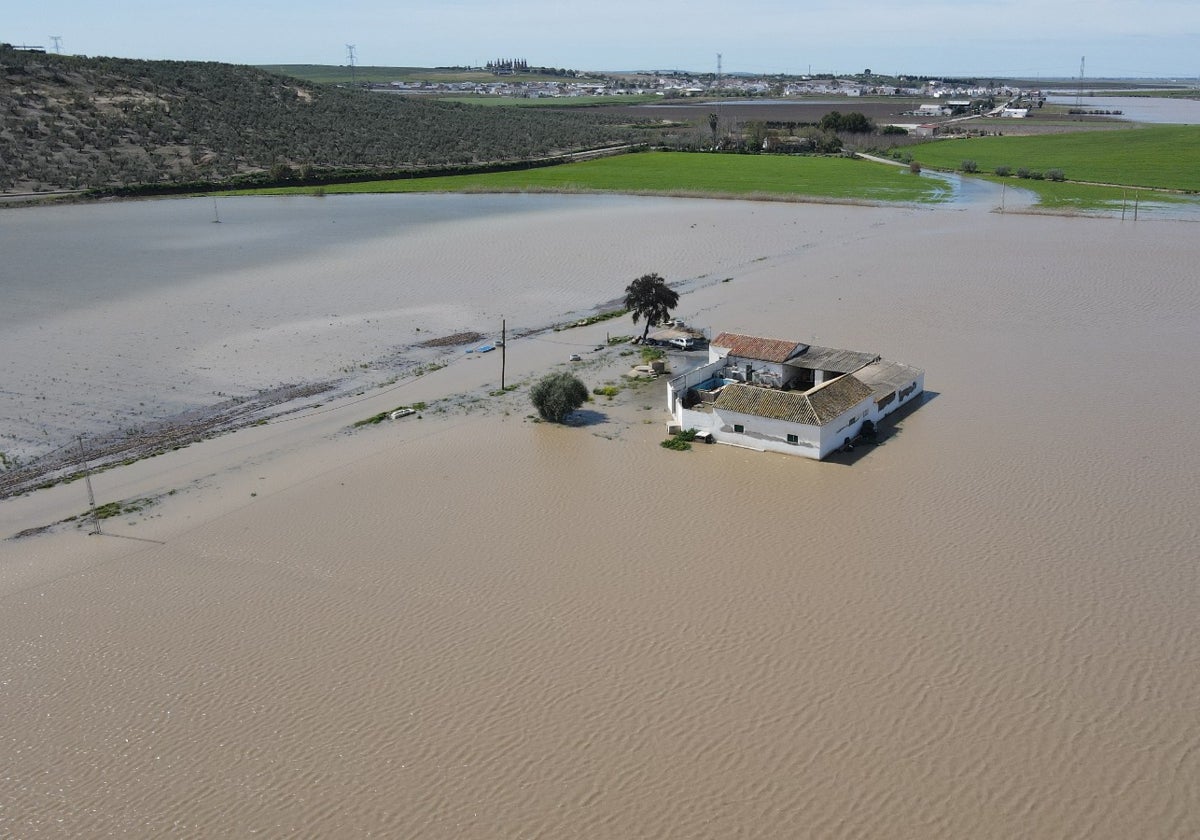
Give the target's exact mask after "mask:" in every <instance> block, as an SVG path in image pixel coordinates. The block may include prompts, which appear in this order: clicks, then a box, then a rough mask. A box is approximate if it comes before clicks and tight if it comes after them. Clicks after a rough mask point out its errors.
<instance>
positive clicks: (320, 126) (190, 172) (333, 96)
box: [0, 45, 630, 193]
mask: <svg viewBox="0 0 1200 840" xmlns="http://www.w3.org/2000/svg"><path fill="white" fill-rule="evenodd" d="M619 120H620V118H619V117H615V116H605V115H601V114H596V113H584V112H580V111H578V110H564V111H552V110H543V109H524V108H483V107H479V106H469V105H458V104H451V103H442V102H433V101H425V100H414V99H408V98H405V97H400V96H395V95H392V94H386V93H368V92H366V91H358V90H345V89H342V88H335V87H323V86H319V85H315V84H312V83H309V82H305V81H301V80H299V79H293V78H289V77H286V76H277V75H272V74H270V73H267V72H264V71H262V70H258V69H255V68H252V67H245V66H235V65H230V64H217V63H209V62H180V61H136V60H132V59H120V58H82V57H77V56H65V55H51V54H44V53H29V52H22V51H17V50H13V49H12V48H10V47H8V46H7V45H0V192H7V193H13V192H39V191H47V190H60V189H82V188H89V187H115V186H128V185H133V184H171V183H193V182H213V181H216V182H220V181H227V180H229V179H230V178H232V177H234V176H237V175H241V174H246V173H251V172H271V171H272V170H274V171H275V173H276V174H284V175H286V174H287V173H289V172H296V173H299V172H304V173H305V174H307V173H309V172H312V171H315V172H322V171H326V170H338V169H379V170H390V169H405V168H410V167H411V168H415V167H429V166H445V165H462V164H472V163H484V162H488V163H490V162H499V161H511V160H520V159H525V158H529V157H538V156H544V155H549V154H556V153H559V152H566V151H576V150H580V149H587V148H595V147H597V146H601V145H605V144H608V143H620V142H627V141H628V140H629V135H630V130H629V129H628V128H627V127H626V126H625V125H624V124H622V123H621V122H619Z"/></svg>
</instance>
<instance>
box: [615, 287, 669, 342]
mask: <svg viewBox="0 0 1200 840" xmlns="http://www.w3.org/2000/svg"><path fill="white" fill-rule="evenodd" d="M678 305H679V292H677V291H675V290H674V289H672V288H671V287H670V286H668V285H667V281H666V280H664V279H663V278H661V277H659V276H658V274H643V275H642V276H641V277H639V278H638V279H636V280H634V281H633V282H632V283H630V284H629V285H628V286H626V287H625V308H626V309H628V310H629V311H630V312H632V313H633V323H635V324H636V323H637V322H638V321H639V320H641V319H642V318H645V319H646V328H645V329H644V330H642V341H645V340H646V336H647V335H649V334H650V328H651V327H652V326H654V325H655V324H658V323H661V322H663V321H665V320H667V318H669V317H670V315H671V310H672V309H674V308H675V307H676V306H678Z"/></svg>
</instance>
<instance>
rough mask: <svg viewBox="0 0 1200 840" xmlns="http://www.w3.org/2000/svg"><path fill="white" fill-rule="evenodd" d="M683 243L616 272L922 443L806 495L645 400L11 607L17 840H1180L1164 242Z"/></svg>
mask: <svg viewBox="0 0 1200 840" xmlns="http://www.w3.org/2000/svg"><path fill="white" fill-rule="evenodd" d="M671 209H672V212H673V214H674V217H675V218H674V220H671V219H667V218H662V219H658V220H657V222H658V223H659V224H661V225H663V226H664V227H665V226H667V225H669V224H674V223H677V224H675V227H674V228H671V229H670V230H672V231H673V232H672V233H671V235H670V237H668V241H665V242H661V244H657V243H660V240H661V239H662V238H663V237H664V236H665V234H662V233H656V235H655V236H653V237H646V238H645V239H643V240H639V243H640V244H641V247H642V248H644V249H645V250H644V251H643V252H642V254H641V258H642V264H645V263H647V262H649V261H650V260H649V258H648V257H647V254H651V253H652V251H651V249H653V248H655V247H660V248H661V249H662V251H660V252H659V253H661V254H684V255H685V256H684V257H674V258H670V259H668V258H666V257H664V258H663V262H664V263H665V264H667V265H675V263H673V262H671V259H679V260H685V259H686V255H689V254H690V253H691V250H692V248H694V247H700V246H699V245H698V244H697V240H696V239H692V238H691V230H692V229H691V227H690V225H691V224H693V223H695V224H697V225H700V226H707V227H706V232H705V235H704V239H705V244H704V245H703V248H705V249H708V251H709V252H713V251H723V250H725V249H726V248H728V249H729V253H731V254H736V253H753V254H755V255H756V258H755V259H750V260H747V261H745V262H744V263H742V264H741V265H740V266H737V267H729V268H727V269H723V271H722V274H724V271H726V270H727V271H729V272H730V273H731V274H732V280H731V282H730V283H728V284H725V283H719V282H716V283H712V284H708V285H704V284H701V288H699V289H698V290H697V291H695V292H694V293H692V294H690V295H688V296H687V297H686V298H685V302H684V307H685V308H687V309H689V310H694V311H701V312H708V313H710V317H711V319H712V326H714V327H718V328H730V329H741V330H746V331H757V332H761V333H763V334H766V335H776V336H781V337H783V336H786V337H794V338H796V339H798V340H819V341H820V342H821V343H828V344H833V345H840V346H846V347H852V348H862V349H874V350H877V351H879V352H882V353H883V354H884V355H886V356H888V357H891V358H896V359H898V360H900V361H904V362H909V363H912V364H919V365H921V366H923V367H925V368H926V369H927V371H928V373H927V379H926V382H927V385H928V387H929V389H930V392H931V393H930V395H929V397H928V398H927V400H926V401H925V403H924V404H923V405H922V406H921V407H920V408H919V409H917V410H916V411H914V412H912V413H911V414H909V415H908V416H907V417H905V418H904V419H903V420H902V421H901V422H900V423H899V425H898V426H897V427H896V428H895V429H894V430H892V434H891V436H890V437H889V438H888V439H887V440H886V442H885V443H884V444H883V445H881V446H879V447H877V448H874V449H870V450H866V451H864V452H859V453H856V455H855V456H854V458H853V460H846V459H845V458H844V457H839V458H835V459H834V460H833V461H832V462H830V463H826V464H814V463H810V462H807V461H802V460H800V459H791V458H787V457H783V456H768V455H762V454H757V453H751V452H747V451H745V450H740V449H734V448H730V447H722V446H712V447H697V449H696V450H694V451H692V452H689V453H673V452H668V451H666V450H662V449H661V448H659V447H658V446H657V442H658V440H659V439H660V438H661V437H662V429H661V426H659V425H658V423H657V422H656V423H653V424H645V423H643V422H641V421H642V419H644V418H646V417H653V418H658V417H659V416H660V415H659V414H658V413H657V412H652V413H648V412H645V411H643V410H642V409H641V408H640V405H641V404H642V402H643V401H648V400H643V399H642V398H640V397H638V398H634V399H631V400H630V402H629V403H628V404H626V405H625V406H624V407H621V406H620V405H619V404H617V405H614V406H612V407H603V411H604V413H605V414H607V415H608V416H610V418H611V422H610V423H609V424H606V425H604V426H600V427H582V428H572V429H565V428H557V427H551V426H548V425H544V424H536V425H535V424H530V423H526V422H524V421H523V420H522V419H521V414H520V412H515V413H513V414H512V415H510V416H509V417H507V418H504V419H502V417H501V415H500V414H495V415H491V416H485V417H481V418H478V419H476V420H473V421H470V422H467V423H466V424H465V425H462V426H460V427H458V428H457V429H447V431H445V432H444V433H440V434H429V435H427V436H425V437H420V438H413V439H411V440H409V441H408V442H407V443H405V442H403V440H401V439H399V438H393V437H387V438H384V437H380V438H378V439H379V440H380V441H384V440H386V441H388V442H387V443H386V444H384V443H381V444H379V446H378V449H377V450H376V451H374V452H373V453H372V455H371V457H369V458H363V459H361V460H358V461H354V462H351V463H348V464H346V465H345V466H344V467H342V468H340V469H333V470H332V471H331V472H329V473H327V474H324V475H322V476H319V477H314V478H312V479H311V480H308V481H305V482H302V483H299V484H295V485H294V486H290V487H287V488H285V489H281V490H280V491H278V492H275V493H272V494H269V495H264V496H263V497H260V498H259V499H257V500H255V501H254V502H253V503H252V504H249V503H248V504H249V506H247V507H245V508H244V509H242V510H240V511H236V512H234V513H232V514H229V515H227V516H224V517H222V518H220V519H218V520H212V521H203V522H198V523H196V525H195V526H194V527H192V529H191V530H188V531H182V532H181V531H179V530H175V531H173V532H172V533H171V534H170V536H169V540H168V545H166V546H163V547H149V548H146V549H145V550H142V551H137V552H133V553H131V554H130V555H129V556H127V557H125V558H124V559H121V560H119V561H116V562H112V563H108V564H105V565H98V566H95V567H93V568H91V569H89V570H87V571H86V572H84V573H81V574H78V575H75V576H71V577H66V578H63V579H60V580H56V581H53V582H51V583H49V584H47V585H45V586H39V587H37V588H36V589H35V590H26V591H22V592H18V593H8V594H7V595H6V597H5V600H4V627H5V632H4V634H3V638H4V639H5V640H6V641H5V643H4V644H5V647H4V651H5V661H6V663H7V669H6V673H7V678H6V680H5V681H4V682H3V684H2V690H3V692H4V697H5V709H6V719H5V723H4V724H0V740H2V741H3V743H5V744H6V745H7V748H6V758H7V763H6V768H5V771H4V773H3V777H2V778H0V795H2V797H3V800H4V802H5V803H6V808H5V809H4V811H3V812H0V834H12V835H14V836H89V835H91V836H98V835H102V834H105V833H126V834H129V835H132V836H156V835H161V834H164V833H170V832H172V831H174V832H180V833H185V834H186V833H194V834H198V835H201V834H202V835H207V836H214V835H215V836H220V835H245V834H249V833H251V832H258V833H263V834H267V835H275V834H285V833H308V834H315V835H322V836H365V835H368V834H376V835H394V836H411V837H472V838H494V837H497V836H530V837H563V836H578V837H614V838H617V837H621V838H624V837H641V836H655V837H714V838H716V837H730V836H740V837H762V838H776V837H788V836H813V837H847V838H848V837H911V838H929V837H970V838H1010V837H1018V836H1020V837H1088V838H1112V839H1113V840H1117V838H1122V839H1123V838H1129V837H1156V838H1186V837H1194V836H1197V835H1200V798H1198V797H1200V793H1198V791H1200V784H1198V782H1200V725H1198V723H1197V721H1200V707H1198V705H1197V700H1196V698H1197V697H1200V677H1198V675H1200V657H1198V654H1197V651H1198V650H1200V644H1198V643H1200V621H1198V620H1197V617H1196V616H1197V612H1196V609H1195V607H1196V604H1195V595H1196V591H1197V590H1196V585H1195V584H1196V572H1195V560H1196V552H1195V547H1196V545H1197V544H1200V532H1198V529H1197V525H1196V518H1195V516H1194V511H1193V507H1194V500H1195V499H1196V498H1197V496H1198V494H1200V480H1198V479H1197V476H1198V475H1200V462H1198V460H1197V456H1196V455H1195V454H1194V453H1193V450H1192V449H1191V448H1189V447H1188V446H1187V445H1186V439H1185V440H1183V441H1181V440H1180V436H1179V431H1180V429H1181V428H1186V425H1187V423H1186V421H1187V418H1188V416H1189V414H1188V412H1189V411H1190V408H1191V403H1192V401H1193V400H1192V395H1193V394H1194V393H1196V391H1197V387H1198V386H1200V381H1198V380H1200V374H1198V373H1197V371H1196V367H1195V365H1194V364H1193V363H1192V362H1193V361H1194V351H1195V336H1196V335H1197V334H1200V329H1198V327H1200V293H1198V291H1197V286H1196V284H1195V282H1194V271H1193V262H1194V259H1193V256H1194V255H1193V250H1194V249H1193V248H1192V247H1191V245H1190V240H1188V239H1187V238H1186V237H1181V236H1179V235H1178V231H1177V229H1176V228H1175V227H1174V226H1171V225H1165V226H1164V225H1160V226H1154V225H1136V226H1135V225H1132V224H1126V225H1121V224H1120V223H1119V222H1115V221H1111V220H1079V219H1045V218H1029V217H1009V216H1004V217H1002V216H996V215H990V214H988V215H974V216H971V215H969V214H960V213H955V214H937V213H930V212H925V211H897V210H890V211H880V210H872V209H867V208H812V207H807V208H804V207H779V206H770V207H768V208H761V207H757V206H753V205H724V206H718V205H713V204H712V203H703V202H700V203H693V202H684V203H679V204H674V205H671ZM714 213H716V214H718V215H716V216H714V215H711V214H714ZM750 213H753V214H755V215H754V220H753V221H752V222H748V218H747V216H745V215H742V216H741V219H740V221H739V222H738V223H737V225H734V224H732V223H729V222H727V223H726V224H725V226H724V227H720V228H718V227H714V226H713V224H714V221H719V218H720V214H732V215H737V214H750ZM584 218H585V219H590V218H591V217H587V216H585V217H584ZM633 218H634V219H635V220H637V221H638V222H639V223H640V222H643V221H644V220H645V216H644V215H638V214H634V216H633ZM592 223H593V224H596V225H599V222H596V221H592ZM624 225H625V220H622V221H621V222H619V223H617V224H616V225H614V227H613V228H601V229H602V230H604V231H606V233H608V232H611V231H614V230H619V229H622V228H623V227H624ZM722 231H724V233H722ZM764 233H767V234H769V236H767V237H766V238H765V239H764V238H763V236H764ZM586 239H587V237H586V236H585V235H584V234H582V233H580V234H578V235H577V237H576V238H575V239H568V240H567V241H565V242H560V243H558V244H556V245H555V246H554V247H550V246H549V245H547V246H545V247H546V250H547V251H549V252H550V254H551V255H552V256H551V257H546V260H547V262H548V263H553V262H554V261H559V262H570V261H571V260H573V259H575V255H576V254H577V253H578V251H577V249H578V248H580V247H583V246H582V243H583V242H584V241H585V240H586ZM604 240H605V242H609V241H610V240H611V234H610V235H606V236H605V237H604ZM747 241H748V242H749V244H746V243H747ZM456 242H458V240H457V238H455V237H449V236H447V237H443V238H442V239H440V240H439V239H438V238H437V237H433V238H431V239H429V240H427V243H426V244H427V246H428V247H433V246H437V248H436V254H441V253H443V252H445V251H446V250H448V249H451V248H452V247H454V245H455V243H456ZM541 242H543V240H542V237H541V236H540V233H527V234H525V237H524V238H523V239H522V240H520V241H519V242H516V243H510V244H509V245H508V246H507V247H513V248H519V247H520V246H521V245H525V246H532V244H534V243H541ZM588 247H596V246H588ZM424 259H425V260H426V262H427V263H428V264H430V265H433V264H435V263H436V261H437V256H436V255H428V256H426V257H425V258H424ZM537 264H540V263H537V262H535V265H537ZM680 264H685V263H684V262H681V263H680ZM485 305H490V304H485ZM660 384H661V383H660ZM655 408H656V409H657V403H655ZM378 434H379V435H388V434H390V433H389V432H387V431H386V430H381V431H379V432H378ZM255 469H259V467H256V468H255ZM261 469H262V470H264V471H268V470H270V466H269V465H263V466H262V467H261ZM189 527H191V526H189Z"/></svg>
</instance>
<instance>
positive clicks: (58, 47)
mask: <svg viewBox="0 0 1200 840" xmlns="http://www.w3.org/2000/svg"><path fill="white" fill-rule="evenodd" d="M50 40H51V41H53V42H54V52H55V53H61V52H62V36H61V35H51V36H50Z"/></svg>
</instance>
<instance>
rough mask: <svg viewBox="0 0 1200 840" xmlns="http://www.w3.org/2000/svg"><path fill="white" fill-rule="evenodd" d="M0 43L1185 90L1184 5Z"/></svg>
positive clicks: (349, 22)
mask: <svg viewBox="0 0 1200 840" xmlns="http://www.w3.org/2000/svg"><path fill="white" fill-rule="evenodd" d="M4 6H6V7H7V8H5V9H4V10H3V11H2V12H0V42H8V43H11V44H31V45H38V46H45V47H46V48H47V49H49V50H51V51H53V50H54V48H55V44H54V41H53V39H52V37H51V36H58V37H59V39H60V41H59V44H60V49H61V51H62V52H63V53H72V54H79V55H93V56H95V55H109V56H122V57H126V58H149V59H178V60H199V61H225V62H232V63H236V64H334V65H338V64H343V65H344V64H347V63H348V58H347V56H348V50H347V45H353V46H354V55H355V61H356V63H357V64H358V65H360V66H369V65H379V66H397V67H436V66H450V65H454V66H461V65H467V66H476V65H482V64H483V63H485V62H487V61H488V60H490V59H495V58H517V59H525V60H526V61H528V62H529V64H530V65H533V66H547V67H566V68H570V69H575V70H609V71H617V70H649V71H653V70H669V69H679V70H687V71H692V72H697V73H711V72H715V71H716V69H717V56H718V54H720V55H721V69H722V71H723V72H726V73H734V72H745V73H760V74H770V73H786V74H791V75H800V74H804V73H809V72H812V73H837V74H846V73H859V72H862V71H863V70H866V69H870V70H872V71H873V72H875V73H883V74H889V75H899V74H907V75H928V76H939V75H940V76H955V77H975V76H985V77H990V76H1007V77H1024V78H1043V77H1044V78H1077V77H1079V75H1080V65H1081V63H1082V64H1083V67H1084V76H1085V77H1087V78H1125V77H1139V76H1140V77H1158V78H1163V77H1165V78H1177V79H1181V80H1193V81H1197V80H1200V0H987V2H984V0H854V2H849V3H848V2H845V0H738V1H737V2H731V1H730V0H688V1H687V2H683V1H682V0H660V2H655V1H654V0H637V1H636V2H631V0H605V2H601V3H586V4H584V3H578V2H574V3H572V2H569V0H521V2H496V0H493V2H481V0H442V2H408V1H407V0H344V2H331V0H320V2H315V1H314V0H292V2H281V0H267V1H266V2H256V0H243V2H234V0H204V2H195V0H190V1H189V2H186V3H185V2H177V0H119V1H118V2H103V0H38V1H37V2H31V0H4Z"/></svg>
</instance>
